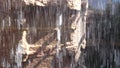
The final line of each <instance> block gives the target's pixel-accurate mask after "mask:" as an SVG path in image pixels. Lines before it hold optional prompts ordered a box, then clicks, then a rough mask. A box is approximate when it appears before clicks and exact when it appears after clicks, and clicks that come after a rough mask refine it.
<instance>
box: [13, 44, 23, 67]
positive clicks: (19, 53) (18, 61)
mask: <svg viewBox="0 0 120 68" xmlns="http://www.w3.org/2000/svg"><path fill="white" fill-rule="evenodd" d="M20 45H21V44H20V43H19V44H18V46H17V48H16V54H15V62H16V64H17V68H22V51H23V50H22V47H21V46H20Z"/></svg>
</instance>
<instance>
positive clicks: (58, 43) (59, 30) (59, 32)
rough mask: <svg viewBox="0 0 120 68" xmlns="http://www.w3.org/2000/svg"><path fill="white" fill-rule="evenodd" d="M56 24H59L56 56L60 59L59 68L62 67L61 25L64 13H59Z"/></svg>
mask: <svg viewBox="0 0 120 68" xmlns="http://www.w3.org/2000/svg"><path fill="white" fill-rule="evenodd" d="M56 25H57V53H56V56H57V58H58V61H59V68H61V64H60V59H61V57H60V53H59V51H60V48H61V26H62V14H60V15H58V18H57V22H56Z"/></svg>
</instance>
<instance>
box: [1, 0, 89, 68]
mask: <svg viewBox="0 0 120 68" xmlns="http://www.w3.org/2000/svg"><path fill="white" fill-rule="evenodd" d="M84 4H85V6H86V4H87V2H86V3H84ZM81 6H82V2H81V0H75V1H73V0H11V1H9V0H0V9H1V10H0V14H1V17H0V22H1V24H0V26H1V27H0V28H1V29H0V30H1V32H2V33H3V34H4V33H5V34H4V35H5V36H3V35H1V37H2V36H3V37H4V38H6V39H7V38H8V37H7V36H6V33H9V31H10V33H12V34H11V35H13V36H11V37H13V38H12V40H14V41H9V40H8V41H5V40H4V41H3V39H4V38H1V43H0V44H1V46H3V45H4V44H5V43H6V42H9V43H10V42H12V43H11V44H10V46H11V47H9V49H12V48H13V50H14V51H15V49H16V47H17V43H18V42H19V40H20V39H21V37H22V32H23V31H24V30H28V35H27V41H28V43H30V44H34V43H35V42H36V41H38V40H39V39H44V37H45V36H46V35H48V34H49V33H52V31H53V30H55V29H56V28H57V27H56V20H57V16H58V14H59V13H61V14H62V20H63V22H62V26H61V39H62V40H61V45H63V48H61V49H62V50H61V52H60V53H61V54H62V55H61V57H63V58H62V60H63V61H61V66H62V67H64V66H66V67H67V68H70V67H69V65H71V64H72V65H73V67H76V66H77V65H78V66H79V65H80V66H82V62H81V60H79V58H80V57H81V46H83V48H84V47H85V45H86V44H85V42H83V40H84V41H85V22H83V21H85V18H84V17H85V16H84V15H85V13H81V12H80V11H81V10H82V9H83V8H81ZM86 8H87V7H85V11H86ZM85 11H83V12H85ZM82 15H83V16H82ZM17 35H18V36H17ZM14 36H16V37H14ZM55 36H56V34H55ZM54 40H55V41H56V42H57V40H56V37H52V38H50V39H49V40H47V41H42V42H43V44H42V45H43V46H46V45H48V44H50V43H51V42H52V41H54ZM14 42H16V43H15V44H13V43H14ZM52 45H56V44H52ZM4 46H5V47H7V46H8V45H7V44H5V45H4ZM12 46H13V47H12ZM64 47H66V48H65V49H64ZM67 47H68V48H67ZM77 48H78V49H77ZM3 49H4V50H5V51H6V50H7V48H4V47H3ZM42 50H43V49H41V50H40V52H41V51H42ZM71 50H73V51H71ZM64 51H67V52H66V53H65V54H66V55H64ZM71 52H72V53H71ZM6 54H7V55H11V53H10V52H9V51H7V53H6ZM14 55H15V54H14ZM35 55H36V54H34V56H35ZM1 57H2V58H3V57H4V56H1ZM32 58H33V57H32ZM32 58H29V59H32ZM54 58H55V56H54ZM66 58H68V59H66ZM5 59H6V58H5ZM8 59H9V58H8ZM13 59H14V60H15V58H14V56H13ZM34 59H35V58H34ZM55 59H56V60H57V58H55ZM55 59H54V60H55ZM64 59H66V60H64ZM1 60H2V59H1ZM35 60H36V61H38V60H37V59H35ZM68 60H70V61H68ZM9 61H10V62H9V63H11V64H13V63H15V64H13V65H10V67H15V65H16V62H15V61H12V60H9ZM49 61H51V60H49ZM67 61H68V63H66V65H64V63H63V62H67ZM79 61H80V62H79ZM31 62H32V61H31ZM38 62H39V61H38ZM69 62H70V63H69ZM78 62H79V63H78ZM34 63H35V62H33V63H31V64H33V66H34ZM55 63H57V61H55ZM6 64H7V63H6ZM49 64H50V63H49ZM25 65H26V66H27V67H29V66H30V65H29V64H28V65H27V64H25ZM36 66H37V65H36ZM38 66H39V64H38ZM53 66H54V65H53ZM48 67H49V66H48ZM71 67H72V66H71ZM73 67H72V68H73ZM55 68H56V67H55Z"/></svg>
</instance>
